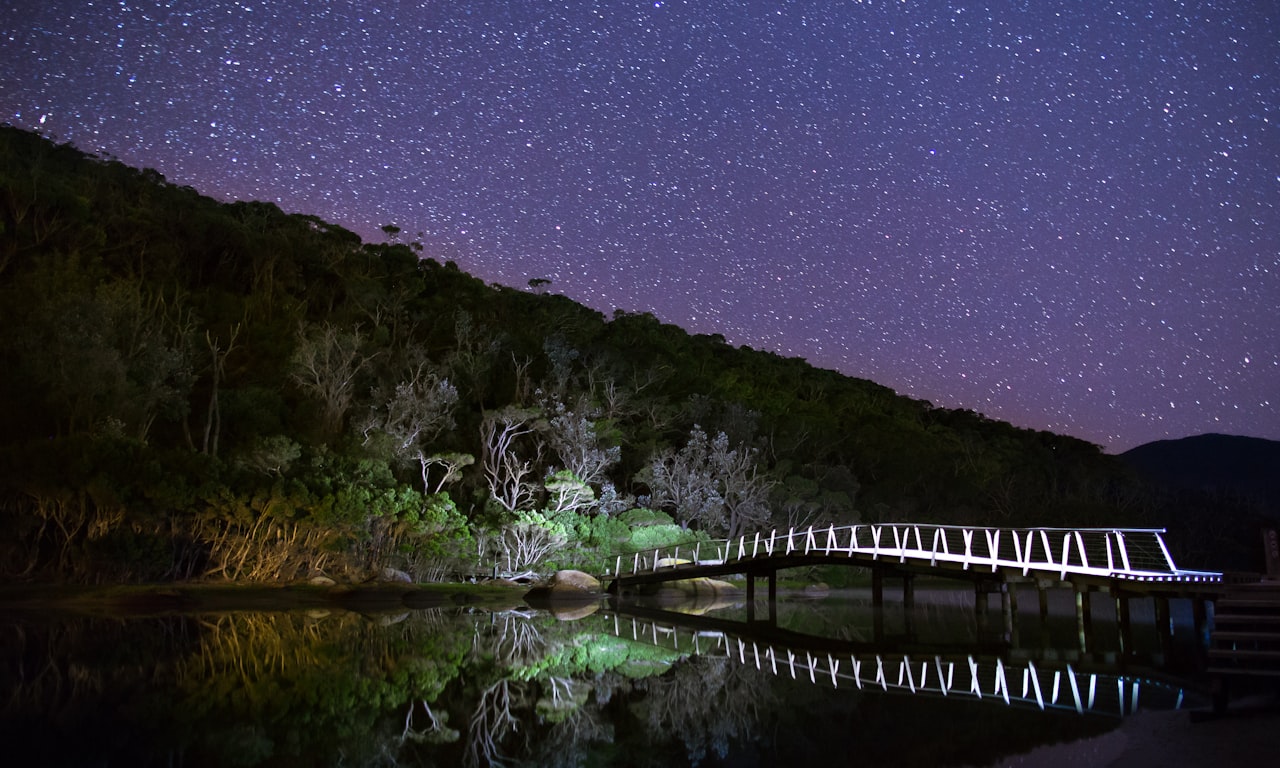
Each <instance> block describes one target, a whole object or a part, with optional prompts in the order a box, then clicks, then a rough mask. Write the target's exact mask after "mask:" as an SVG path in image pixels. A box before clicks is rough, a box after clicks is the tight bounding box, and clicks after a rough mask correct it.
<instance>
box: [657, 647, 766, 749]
mask: <svg viewBox="0 0 1280 768" xmlns="http://www.w3.org/2000/svg"><path fill="white" fill-rule="evenodd" d="M769 683H770V681H769V678H767V677H766V676H764V675H762V674H760V673H759V671H758V670H755V669H748V668H747V667H744V666H742V665H739V664H734V663H732V662H730V661H729V660H728V659H725V658H708V657H705V656H700V657H695V658H692V659H689V660H688V661H686V662H685V663H683V664H679V665H677V666H676V667H675V668H674V669H672V670H671V672H669V673H667V674H665V675H662V676H661V677H653V678H649V679H647V680H644V681H641V682H640V683H639V684H638V687H639V688H641V689H642V690H644V691H645V692H646V694H647V695H646V696H645V698H644V699H643V700H642V701H640V702H639V703H637V704H636V705H635V711H636V714H637V715H639V717H640V718H641V720H642V721H643V722H644V723H645V725H646V727H647V728H648V729H649V731H650V733H670V734H672V735H673V736H675V737H676V738H679V739H680V740H681V741H683V742H684V745H685V748H686V749H687V750H688V753H689V759H690V761H691V762H693V763H695V764H696V763H698V762H700V761H701V760H702V759H703V758H704V757H706V755H707V753H708V752H714V753H715V754H716V755H718V756H719V757H721V758H723V757H725V755H726V754H728V750H729V744H730V742H731V741H735V740H736V741H748V740H750V739H751V738H752V734H753V732H754V731H755V725H756V723H758V722H759V721H760V719H761V717H760V716H761V713H762V712H766V711H769V710H770V709H771V708H773V707H775V706H776V705H777V703H778V700H777V694H776V693H775V692H774V691H773V689H772V687H771V686H770V685H769Z"/></svg>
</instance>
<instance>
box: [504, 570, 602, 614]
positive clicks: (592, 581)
mask: <svg viewBox="0 0 1280 768" xmlns="http://www.w3.org/2000/svg"><path fill="white" fill-rule="evenodd" d="M602 594H603V590H602V589H601V588H600V581H599V580H598V579H596V577H594V576H592V575H591V574H589V573H583V572H582V571H556V572H555V574H554V575H552V577H551V578H550V579H548V580H547V581H546V582H544V583H540V584H538V585H537V586H535V587H534V588H533V589H531V590H529V591H528V592H526V593H525V596H524V601H525V602H526V603H528V604H529V605H532V606H534V607H541V606H542V605H548V604H551V603H564V602H579V603H581V602H588V601H594V600H598V599H600V596H601V595H602Z"/></svg>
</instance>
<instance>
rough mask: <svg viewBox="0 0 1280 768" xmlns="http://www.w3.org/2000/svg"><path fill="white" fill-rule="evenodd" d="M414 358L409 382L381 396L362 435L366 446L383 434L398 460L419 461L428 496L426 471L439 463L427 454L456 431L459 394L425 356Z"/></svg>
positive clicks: (419, 355) (418, 355)
mask: <svg viewBox="0 0 1280 768" xmlns="http://www.w3.org/2000/svg"><path fill="white" fill-rule="evenodd" d="M413 357H414V358H415V359H416V363H415V364H413V365H412V366H411V367H410V370H409V375H408V378H406V379H405V380H403V381H401V382H400V383H399V384H397V385H396V386H395V390H394V391H393V392H391V393H389V394H388V393H379V394H380V396H379V397H378V398H377V402H375V403H374V405H373V408H372V409H371V411H370V413H369V416H368V418H367V419H366V420H365V422H364V424H363V425H362V427H361V430H360V431H361V433H362V434H363V435H364V442H365V444H366V445H368V444H369V443H370V442H371V441H372V440H373V439H374V437H375V435H376V434H382V435H385V436H386V437H387V438H389V440H390V442H391V450H392V452H393V454H394V455H395V457H396V458H397V459H399V460H401V461H416V462H417V463H418V466H419V468H420V469H421V471H422V489H423V491H424V492H427V493H429V492H431V489H430V484H429V483H428V481H427V470H428V468H429V467H430V466H431V465H432V464H434V463H436V457H433V456H431V455H429V453H428V450H429V448H430V446H431V445H432V443H433V442H434V441H435V440H436V439H437V438H438V437H439V436H440V434H441V433H442V432H444V431H445V430H449V429H453V426H454V421H453V415H452V411H453V408H454V406H455V405H457V403H458V390H457V388H456V387H454V386H453V385H452V384H450V383H449V380H448V379H447V378H444V377H443V376H442V375H441V373H440V372H439V371H438V370H436V368H435V367H434V366H433V365H432V364H431V362H430V361H429V360H428V359H427V358H426V355H425V354H422V353H418V354H415V355H414V356H413ZM446 479H447V474H446ZM443 482H444V480H441V484H443ZM438 489H439V485H437V490H438Z"/></svg>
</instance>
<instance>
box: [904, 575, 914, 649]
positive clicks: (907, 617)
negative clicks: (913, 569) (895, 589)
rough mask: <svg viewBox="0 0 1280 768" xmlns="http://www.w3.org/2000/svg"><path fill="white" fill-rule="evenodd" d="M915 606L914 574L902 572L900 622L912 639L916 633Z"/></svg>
mask: <svg viewBox="0 0 1280 768" xmlns="http://www.w3.org/2000/svg"><path fill="white" fill-rule="evenodd" d="M915 608H916V575H915V574H914V573H904V574H902V622H903V627H904V629H905V630H906V633H907V637H908V638H910V639H914V638H915V634H916V622H915Z"/></svg>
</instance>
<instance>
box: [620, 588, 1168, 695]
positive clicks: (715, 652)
mask: <svg viewBox="0 0 1280 768" xmlns="http://www.w3.org/2000/svg"><path fill="white" fill-rule="evenodd" d="M613 633H614V634H615V635H617V636H618V637H621V638H624V639H627V638H629V639H631V640H633V641H636V642H645V643H647V644H651V645H655V646H659V647H664V648H669V649H671V650H674V651H678V652H683V653H690V654H699V655H709V656H719V657H724V658H727V659H729V660H731V661H732V662H735V663H738V664H742V665H745V666H754V667H755V668H756V669H758V670H761V671H762V672H767V673H771V674H773V675H775V676H780V677H783V676H785V677H790V678H791V679H793V680H797V681H801V682H805V681H807V682H808V683H811V684H815V685H824V686H830V687H833V688H840V687H842V686H846V687H851V688H854V689H856V690H860V691H882V692H885V693H910V694H917V695H931V696H940V697H948V698H954V699H957V700H971V701H986V702H990V703H1003V704H1005V705H1009V706H1018V707H1027V708H1031V707H1034V708H1038V709H1041V710H1046V711H1050V710H1057V711H1063V712H1076V713H1079V714H1086V713H1090V714H1102V715H1108V716H1113V717H1114V716H1121V717H1122V716H1124V715H1127V714H1131V713H1132V712H1134V711H1135V710H1136V709H1137V708H1138V706H1139V704H1146V705H1153V706H1156V707H1163V708H1171V707H1180V706H1182V704H1183V703H1184V696H1185V694H1186V691H1185V689H1184V687H1183V685H1182V684H1181V682H1180V681H1178V680H1176V679H1173V678H1165V677H1157V676H1155V674H1154V673H1153V674H1151V675H1146V676H1143V675H1137V674H1134V673H1133V672H1132V671H1129V670H1123V669H1122V668H1120V667H1117V666H1115V665H1105V664H1091V663H1088V662H1085V663H1084V664H1082V665H1079V666H1077V665H1073V664H1072V663H1070V662H1065V661H1062V660H1058V659H1053V658H1046V657H1042V658H1040V659H1038V660H1037V659H1033V658H1022V659H1019V660H1013V659H1011V658H1010V657H1009V656H1008V655H998V654H993V653H990V652H983V651H982V650H981V649H978V648H968V649H966V648H964V647H959V649H957V648H956V647H954V646H953V647H951V648H946V647H944V646H939V647H937V648H933V649H925V648H923V647H917V648H915V649H913V650H908V649H903V648H896V649H895V648H883V647H878V646H876V645H873V644H867V643H859V642H853V641H841V640H834V639H831V638H823V637H817V636H811V635H803V634H800V633H794V632H788V631H787V630H782V629H780V628H778V627H776V626H774V625H772V624H770V625H765V626H762V625H760V624H759V623H752V624H747V625H744V624H742V623H741V622H735V621H729V620H725V619H716V618H709V617H705V616H688V615H684V614H674V613H670V612H667V611H660V610H653V609H643V608H637V607H634V606H628V607H627V608H626V609H624V610H622V611H620V612H617V613H614V615H613Z"/></svg>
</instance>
